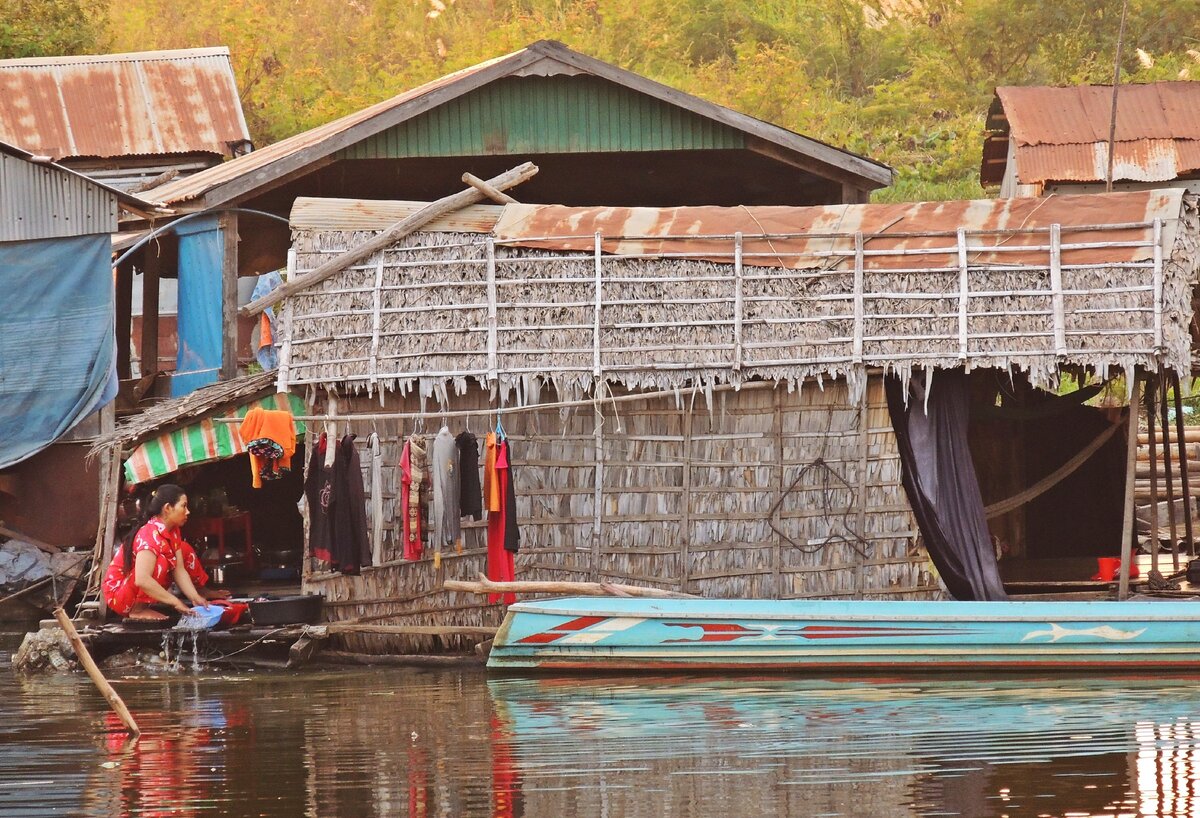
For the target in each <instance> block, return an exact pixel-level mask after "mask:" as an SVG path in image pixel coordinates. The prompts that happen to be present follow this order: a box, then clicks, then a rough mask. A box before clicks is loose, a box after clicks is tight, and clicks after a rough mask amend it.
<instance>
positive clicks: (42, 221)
mask: <svg viewBox="0 0 1200 818" xmlns="http://www.w3.org/2000/svg"><path fill="white" fill-rule="evenodd" d="M116 230H117V196H116V194H115V193H114V192H112V191H110V190H107V189H105V188H103V187H101V186H99V185H97V184H94V183H92V182H89V181H88V180H87V179H85V178H84V177H82V176H77V175H75V174H72V173H69V172H67V171H66V170H64V169H63V168H60V167H57V166H55V165H51V164H44V163H34V162H30V161H28V160H27V159H23V158H21V157H19V156H14V155H12V154H11V153H7V152H3V151H0V241H30V240H33V239H49V238H61V237H66V236H86V235H92V234H96V233H115V232H116Z"/></svg>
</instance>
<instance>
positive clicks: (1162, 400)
mask: <svg viewBox="0 0 1200 818" xmlns="http://www.w3.org/2000/svg"><path fill="white" fill-rule="evenodd" d="M1158 383H1159V392H1158V400H1159V404H1160V405H1159V407H1158V409H1159V416H1160V417H1161V418H1162V441H1163V470H1164V471H1165V472H1166V482H1167V525H1168V526H1169V527H1170V528H1169V530H1170V532H1171V535H1170V536H1171V561H1172V563H1173V565H1174V568H1173V570H1175V571H1178V570H1179V535H1178V533H1177V532H1176V530H1175V481H1174V480H1173V479H1172V478H1171V419H1170V417H1169V416H1168V412H1167V378H1166V375H1165V373H1164V374H1161V375H1159V377H1158ZM1150 445H1151V446H1153V445H1154V439H1153V437H1151V442H1150Z"/></svg>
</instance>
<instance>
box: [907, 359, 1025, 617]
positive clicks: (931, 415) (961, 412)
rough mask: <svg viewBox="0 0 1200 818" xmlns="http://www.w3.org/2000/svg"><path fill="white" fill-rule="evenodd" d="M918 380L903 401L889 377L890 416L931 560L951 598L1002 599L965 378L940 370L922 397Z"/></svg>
mask: <svg viewBox="0 0 1200 818" xmlns="http://www.w3.org/2000/svg"><path fill="white" fill-rule="evenodd" d="M926 385H927V384H926V382H925V380H924V379H923V378H922V377H921V376H920V375H916V376H915V377H914V378H913V379H912V381H911V382H910V384H909V395H908V400H907V401H905V399H904V398H905V395H904V388H903V386H902V385H901V382H900V379H899V378H897V377H895V376H894V375H892V376H888V378H887V381H886V391H887V402H888V413H889V414H890V415H891V419H892V428H893V429H894V430H895V432H896V441H897V443H898V444H899V449H900V461H901V478H902V480H903V483H904V491H905V493H906V494H907V495H908V500H909V503H910V504H911V505H912V509H913V514H914V515H915V517H916V519H917V527H918V528H920V530H921V536H922V537H923V539H924V542H925V547H926V549H928V551H929V556H930V559H932V560H933V564H934V565H935V566H936V567H937V569H938V573H939V574H941V577H942V581H943V582H944V583H945V584H946V588H947V590H949V591H950V594H951V596H953V597H954V598H955V599H962V600H1001V599H1006V598H1007V596H1006V594H1005V593H1004V583H1003V582H1002V581H1001V580H1000V571H999V568H998V567H997V565H996V555H995V552H994V551H993V550H992V542H991V537H990V536H989V535H988V529H987V520H986V518H985V517H984V511H983V497H982V495H981V494H980V492H979V481H978V479H977V478H976V476H975V464H974V462H973V461H972V459H971V449H970V447H969V445H968V441H967V414H968V413H967V407H968V400H969V394H968V391H967V375H966V373H965V372H963V371H962V370H945V371H941V370H939V371H938V372H937V373H936V375H934V376H933V378H932V381H931V382H930V386H929V393H928V395H926V393H925V392H926Z"/></svg>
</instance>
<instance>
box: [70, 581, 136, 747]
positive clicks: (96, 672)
mask: <svg viewBox="0 0 1200 818" xmlns="http://www.w3.org/2000/svg"><path fill="white" fill-rule="evenodd" d="M54 618H55V619H57V620H58V624H59V625H61V626H62V629H63V633H65V634H66V635H67V639H68V640H70V642H71V647H72V648H74V649H75V655H76V656H78V657H79V663H80V664H82V665H83V669H84V670H86V671H87V674H88V676H91V677H92V681H93V682H94V683H95V685H96V687H97V688H98V689H99V690H100V694H101V695H102V696H104V698H105V699H107V700H108V704H109V706H110V707H112V709H113V712H115V713H116V714H117V715H118V716H119V717H120V718H121V721H122V722H123V723H124V725H125V729H126V730H128V731H129V734H130V735H131V736H133V737H134V738H137V737H138V736H140V735H141V734H142V730H141V728H140V727H138V725H137V722H136V721H135V720H134V718H133V714H132V713H130V712H129V708H128V707H126V706H125V702H124V701H122V699H121V697H120V695H118V693H117V691H115V690H113V686H112V685H111V684H109V683H108V679H105V678H104V674H103V673H101V672H100V668H99V667H97V666H96V661H95V660H94V659H93V658H92V654H91V653H90V652H89V651H88V649H87V646H86V645H84V644H83V640H82V639H80V638H79V632H78V631H77V630H75V625H74V623H73V622H71V618H70V617H69V616H67V612H66V611H64V610H63V609H62V606H61V605H60V606H59V607H57V608H55V609H54Z"/></svg>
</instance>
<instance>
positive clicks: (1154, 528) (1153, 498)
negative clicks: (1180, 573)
mask: <svg viewBox="0 0 1200 818" xmlns="http://www.w3.org/2000/svg"><path fill="white" fill-rule="evenodd" d="M1155 394H1156V392H1155V390H1154V388H1153V387H1151V388H1150V389H1147V390H1146V429H1147V430H1148V431H1149V432H1150V567H1151V569H1153V570H1155V571H1157V570H1158V443H1157V442H1156V441H1155V439H1154V416H1155V414H1156V413H1157V411H1158V407H1156V406H1155V405H1154V396H1155Z"/></svg>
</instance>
